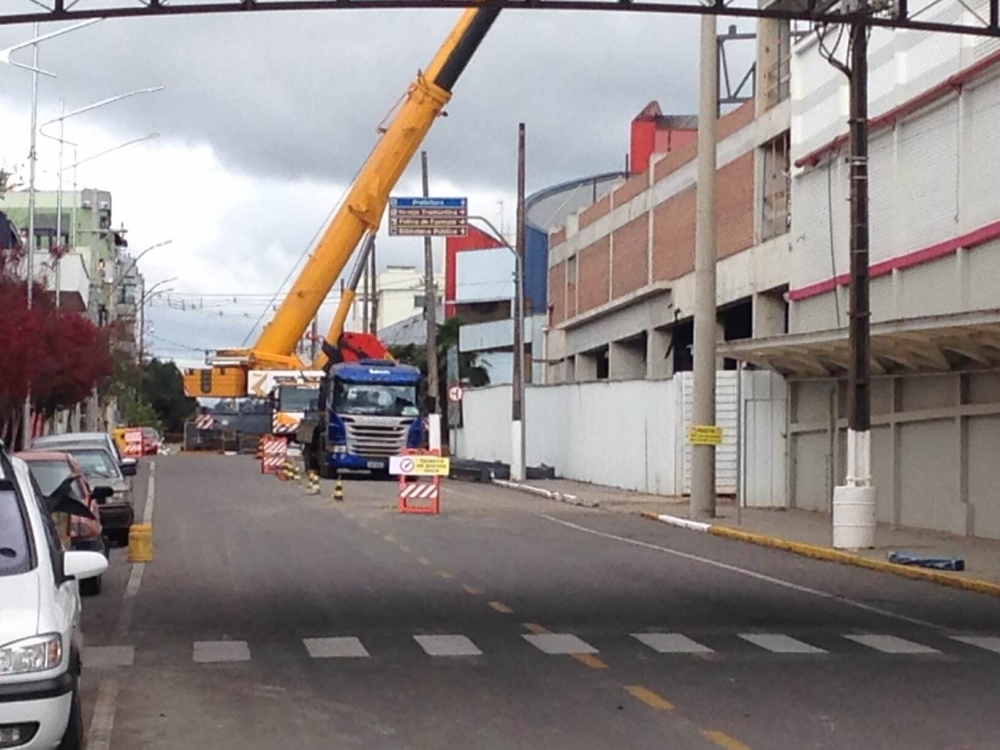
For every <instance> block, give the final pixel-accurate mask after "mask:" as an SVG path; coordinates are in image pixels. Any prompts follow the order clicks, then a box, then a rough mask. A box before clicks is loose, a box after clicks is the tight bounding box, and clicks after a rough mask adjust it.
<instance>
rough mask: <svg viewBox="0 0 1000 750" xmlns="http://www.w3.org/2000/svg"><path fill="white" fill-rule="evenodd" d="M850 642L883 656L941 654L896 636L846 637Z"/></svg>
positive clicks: (933, 649)
mask: <svg viewBox="0 0 1000 750" xmlns="http://www.w3.org/2000/svg"><path fill="white" fill-rule="evenodd" d="M844 637H845V638H847V639H848V640H851V641H854V642H855V643H860V644H861V645H862V646H868V648H873V649H875V650H876V651H881V652H882V653H883V654H939V653H941V652H940V651H938V650H937V649H936V648H931V647H930V646H924V645H923V644H920V643H914V642H913V641H908V640H906V639H904V638H898V637H896V636H894V635H871V634H869V635H845V636H844Z"/></svg>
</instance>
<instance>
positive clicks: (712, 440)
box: [688, 424, 722, 445]
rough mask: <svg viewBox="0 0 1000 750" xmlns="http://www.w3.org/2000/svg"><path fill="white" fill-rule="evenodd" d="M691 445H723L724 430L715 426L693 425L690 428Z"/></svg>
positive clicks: (689, 438) (689, 439) (689, 440)
mask: <svg viewBox="0 0 1000 750" xmlns="http://www.w3.org/2000/svg"><path fill="white" fill-rule="evenodd" d="M688 442H689V443H691V445H721V444H722V428H721V427H719V426H718V425H714V424H693V425H691V426H690V427H688Z"/></svg>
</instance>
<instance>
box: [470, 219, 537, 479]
mask: <svg viewBox="0 0 1000 750" xmlns="http://www.w3.org/2000/svg"><path fill="white" fill-rule="evenodd" d="M473 219H475V220H477V221H481V222H483V224H485V225H486V226H487V227H489V230H490V231H491V232H492V233H493V239H495V240H496V241H497V242H499V243H500V244H501V245H503V246H504V247H505V248H507V249H508V250H510V252H511V253H512V254H513V256H514V279H515V283H514V321H513V322H514V331H513V334H514V361H515V363H516V362H517V352H518V346H520V345H521V336H520V335H519V334H518V331H523V329H524V284H523V280H524V277H523V274H522V271H521V256H520V255H519V254H518V252H517V250H516V249H515V248H514V247H513V246H512V245H511V244H510V243H509V242H508V241H507V238H506V237H504V236H503V234H502V233H501V232H500V230H498V229H497V228H496V227H495V226H494V225H493V222H491V221H490V220H489V219H487V218H486V217H485V216H475V215H473V216H469V217H468V220H469V221H470V222H471V221H472V220H473ZM518 279H520V280H521V283H518ZM522 348H523V347H522ZM519 369H520V368H519V367H518V365H516V364H515V368H514V382H513V383H512V384H511V388H512V392H511V394H512V398H511V401H512V403H513V401H514V394H517V403H518V405H519V406H521V407H522V409H521V410H520V411H519V412H518V419H519V424H518V428H519V432H518V431H517V430H516V428H515V427H514V426H513V406H512V408H511V412H512V414H511V416H512V419H511V423H512V426H511V443H512V445H511V448H512V450H513V455H514V460H513V461H511V479H524V476H520V477H515V476H514V463H515V462H516V460H517V459H518V458H520V460H521V467H522V470H523V467H524V456H525V452H524V448H525V444H524V411H523V402H524V378H518V376H517V371H518V370H519ZM525 473H526V472H525Z"/></svg>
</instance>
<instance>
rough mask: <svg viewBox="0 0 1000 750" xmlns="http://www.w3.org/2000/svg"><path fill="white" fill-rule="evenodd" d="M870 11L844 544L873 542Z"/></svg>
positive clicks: (860, 99)
mask: <svg viewBox="0 0 1000 750" xmlns="http://www.w3.org/2000/svg"><path fill="white" fill-rule="evenodd" d="M868 10H869V8H868V3H867V2H866V0H861V2H860V3H859V8H858V11H857V16H856V17H855V18H854V19H853V20H852V21H851V33H850V77H849V80H850V84H849V85H850V110H849V114H848V117H849V119H850V122H849V128H850V149H851V152H850V172H849V174H850V180H851V184H850V190H851V244H850V251H851V271H850V272H851V277H850V311H849V324H848V325H849V328H848V344H849V348H850V352H851V355H850V362H849V363H848V367H847V484H846V486H843V487H836V488H835V489H834V491H833V517H834V523H833V546H834V547H841V548H859V547H871V546H873V545H874V543H875V488H874V487H873V486H872V482H871V478H872V477H871V363H870V354H871V339H870V323H871V320H870V319H871V309H870V302H869V288H868V284H869V274H868V262H869V258H868V25H867V23H866V22H867V15H868ZM845 504H846V505H845ZM847 506H851V507H853V508H854V509H855V510H853V511H852V510H851V509H850V507H847ZM841 513H843V514H847V513H850V514H851V522H850V524H849V526H848V525H844V524H838V520H839V518H838V517H839V516H840V515H841ZM859 515H860V516H863V518H862V517H859Z"/></svg>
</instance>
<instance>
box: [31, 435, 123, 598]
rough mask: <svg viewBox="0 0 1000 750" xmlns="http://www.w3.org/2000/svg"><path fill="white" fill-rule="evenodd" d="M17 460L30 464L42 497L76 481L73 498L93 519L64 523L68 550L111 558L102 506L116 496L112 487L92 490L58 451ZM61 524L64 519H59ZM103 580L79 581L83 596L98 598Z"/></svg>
mask: <svg viewBox="0 0 1000 750" xmlns="http://www.w3.org/2000/svg"><path fill="white" fill-rule="evenodd" d="M17 456H18V458H21V459H23V460H24V462H25V463H27V464H28V469H29V470H30V471H31V476H32V478H33V479H34V480H35V482H36V483H37V484H38V489H39V490H40V492H41V494H42V495H43V496H47V495H51V494H52V493H54V492H55V491H56V490H57V489H58V488H59V486H60V485H61V484H62V483H63V482H64V481H65V480H66V478H67V477H74V478H75V479H76V481H75V483H74V495H75V497H76V499H78V500H79V501H80V502H81V503H83V505H85V506H86V507H87V509H88V510H90V512H91V513H92V514H93V515H94V518H85V517H83V516H69V517H67V518H66V519H65V521H66V523H67V524H68V526H69V529H68V531H69V547H70V549H75V550H84V551H86V552H100V553H101V554H102V555H104V556H105V557H108V546H107V544H106V543H105V541H104V528H103V525H102V524H101V520H100V519H101V512H102V508H101V503H103V502H104V501H106V500H107V498H108V497H110V496H111V495H112V494H113V493H112V490H111V488H110V487H96V488H93V489H91V487H90V484H89V483H88V482H87V479H86V476H85V474H84V471H83V468H82V467H81V466H80V464H79V463H78V462H77V460H76V459H75V458H73V456H72V455H71V454H69V453H59V452H55V451H25V452H23V453H18V454H17ZM60 520H62V519H60ZM102 586H103V579H102V577H101V576H95V577H94V578H85V579H83V580H81V581H80V594H81V595H83V596H96V595H97V594H99V593H101V588H102Z"/></svg>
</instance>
